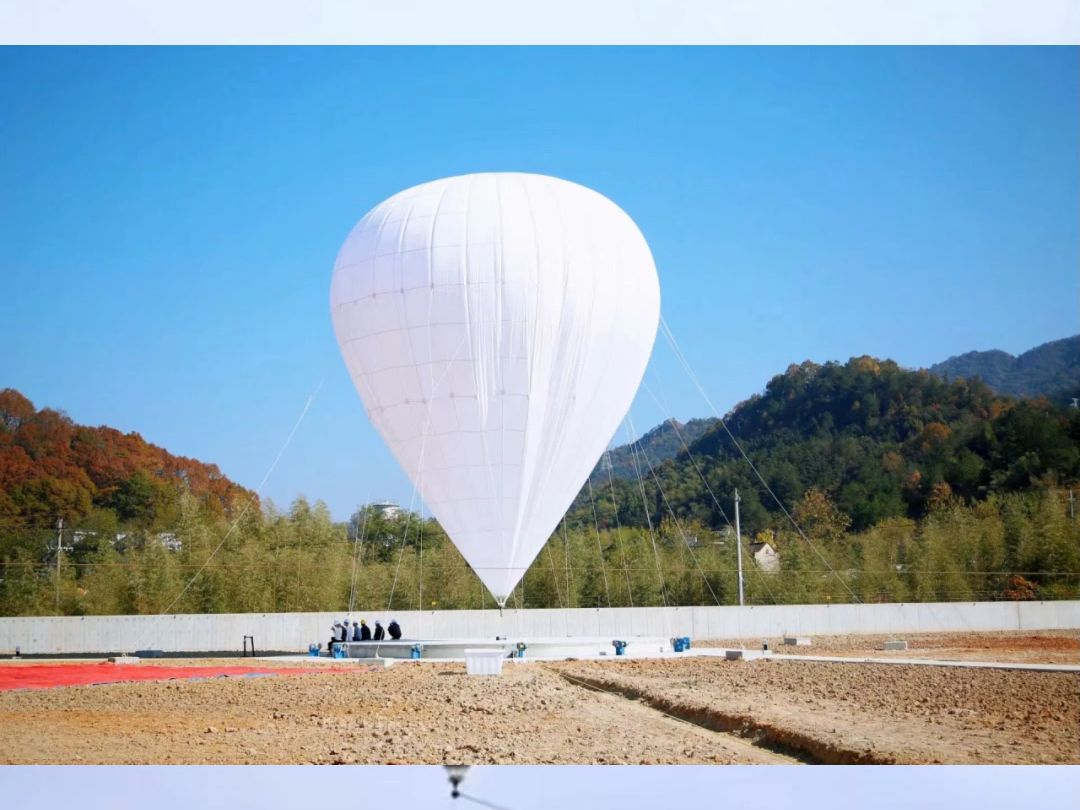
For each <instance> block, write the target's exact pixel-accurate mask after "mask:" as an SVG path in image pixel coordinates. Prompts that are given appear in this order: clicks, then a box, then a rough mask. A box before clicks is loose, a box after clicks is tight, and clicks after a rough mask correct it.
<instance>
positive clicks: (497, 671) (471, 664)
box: [465, 649, 506, 675]
mask: <svg viewBox="0 0 1080 810" xmlns="http://www.w3.org/2000/svg"><path fill="white" fill-rule="evenodd" d="M505 655H506V654H505V653H504V652H503V651H502V650H475V649H468V650H465V671H466V672H467V673H468V674H470V675H501V674H502V664H503V658H504V657H505Z"/></svg>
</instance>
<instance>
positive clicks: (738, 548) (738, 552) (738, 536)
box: [735, 490, 743, 607]
mask: <svg viewBox="0 0 1080 810" xmlns="http://www.w3.org/2000/svg"><path fill="white" fill-rule="evenodd" d="M735 558H736V559H737V560H738V561H739V607H742V605H743V578H742V530H741V529H740V528H739V490H735Z"/></svg>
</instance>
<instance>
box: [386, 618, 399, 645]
mask: <svg viewBox="0 0 1080 810" xmlns="http://www.w3.org/2000/svg"><path fill="white" fill-rule="evenodd" d="M386 632H387V633H389V634H390V638H392V639H393V640H394V641H397V640H398V639H400V638H401V625H400V624H398V623H397V619H391V620H390V624H388V625H386Z"/></svg>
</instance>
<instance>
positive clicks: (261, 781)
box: [0, 765, 1080, 810]
mask: <svg viewBox="0 0 1080 810" xmlns="http://www.w3.org/2000/svg"><path fill="white" fill-rule="evenodd" d="M195 775H196V776H197V778H192V777H193V769H192V768H185V767H174V766H170V767H141V768H124V767H96V768H80V767H66V768H65V767H60V768H49V769H48V776H47V778H46V776H44V775H43V771H42V769H41V768H25V767H7V768H3V769H0V790H2V791H3V792H4V793H5V794H6V795H10V796H17V797H18V799H19V801H20V803H22V804H25V805H26V806H28V807H37V808H42V809H43V810H49V808H53V807H57V808H59V807H71V806H78V807H80V808H84V810H97V809H98V808H102V810H106V809H107V810H129V808H130V810H141V809H142V808H144V807H146V805H147V802H148V799H149V800H150V801H151V802H152V803H153V805H154V807H156V808H160V810H172V808H178V809H179V808H183V809H184V810H187V808H190V807H223V806H226V805H228V806H237V807H258V808H263V810H274V809H275V808H293V807H297V806H305V805H307V804H310V803H311V801H312V800H313V799H317V798H318V797H331V796H332V797H335V798H338V799H340V798H342V797H349V802H350V806H354V807H359V808H377V807H425V808H447V810H449V808H453V810H471V808H476V807H478V806H479V805H476V804H473V803H471V802H468V801H466V800H464V799H458V800H456V801H455V800H453V799H451V798H450V796H449V793H450V791H449V785H448V783H447V781H446V774H445V771H444V770H443V768H442V767H439V766H419V767H391V768H387V767H380V766H374V767H360V768H336V769H332V770H331V769H330V768H329V767H324V768H318V767H311V766H299V767H264V768H260V767H251V766H247V767H235V768H198V769H197V774H195ZM328 780H329V781H328ZM330 781H332V782H333V783H334V784H333V785H331V784H330ZM462 790H463V791H465V792H467V793H468V794H470V795H474V796H476V797H477V798H479V799H483V800H485V801H487V802H491V803H492V804H495V805H498V806H500V807H505V808H507V810H549V809H550V808H553V807H565V808H577V807H589V808H595V810H607V808H611V810H638V808H642V809H645V808H647V810H657V808H661V807H671V806H681V805H685V804H687V803H688V802H692V801H696V802H697V803H698V804H700V803H701V799H702V797H707V796H711V797H714V799H715V801H714V802H712V803H711V804H715V805H717V806H719V805H730V806H735V807H761V806H766V807H799V808H802V809H803V810H865V808H873V810H909V808H911V807H926V808H949V810H999V809H1000V810H1013V809H1014V808H1016V807H1021V806H1025V805H1026V804H1030V802H1031V799H1032V796H1033V795H1034V794H1037V795H1038V802H1039V805H1040V807H1042V808H1045V810H1059V808H1060V810H1064V809H1065V808H1072V807H1073V805H1074V804H1075V797H1076V794H1077V791H1078V790H1080V768H1076V767H1073V766H1061V765H1058V766H1046V767H1026V768H1019V767H1012V768H1006V767H1001V768H988V767H979V766H974V767H963V766H952V767H948V768H942V767H933V766H924V767H907V768H905V767H895V766H879V767H857V768H856V767H849V768H802V767H798V766H789V767H784V766H774V767H770V768H759V767H754V766H749V767H736V766H729V767H722V768H718V767H710V766H697V767H694V766H688V767H664V766H650V767H647V768H634V767H614V766H609V767H601V768H598V767H588V766H585V767H575V766H561V767H537V766H532V767H528V766H510V765H503V766H484V767H474V768H471V769H470V770H469V772H468V773H467V774H466V776H465V781H464V782H463V784H462ZM328 791H329V792H328ZM709 805H710V803H709V802H706V806H709Z"/></svg>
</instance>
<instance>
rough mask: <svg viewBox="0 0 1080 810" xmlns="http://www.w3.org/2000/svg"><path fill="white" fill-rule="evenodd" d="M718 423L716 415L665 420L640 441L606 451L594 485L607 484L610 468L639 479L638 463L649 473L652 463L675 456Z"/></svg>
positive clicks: (616, 473)
mask: <svg viewBox="0 0 1080 810" xmlns="http://www.w3.org/2000/svg"><path fill="white" fill-rule="evenodd" d="M716 422H717V420H716V419H714V418H712V417H709V418H706V419H691V420H690V421H689V422H679V421H677V420H675V419H665V420H664V421H663V422H661V423H660V424H659V425H657V426H656V427H654V428H653V429H652V430H650V431H648V432H647V433H644V434H642V436H641V438H639V439H638V440H637V441H636V442H632V443H630V444H623V445H619V446H618V447H615V448H612V449H611V450H610V451H609V452H607V453H604V455H603V456H602V457H601V458H600V463H599V464H597V465H596V469H595V470H593V473H592V476H591V478H590V480H591V481H592V482H593V485H594V486H596V485H598V484H603V483H604V482H606V481H607V480H608V473H609V471H610V473H611V475H612V476H613V477H615V478H627V479H630V478H634V479H636V478H637V477H638V474H639V473H638V469H637V466H640V467H642V468H644V469H643V470H641V474H643V475H648V464H653V465H656V464H659V463H660V462H662V461H667V460H668V459H671V458H675V457H676V456H677V455H679V454H680V453H682V452H683V450H684V449H685V448H686V447H687V446H689V445H691V444H693V443H694V442H696V441H697V440H698V439H700V438H701V437H702V436H704V435H705V434H706V433H707V432H708V431H709V430H710V429H711V428H712V427H713V425H715V424H716ZM635 465H637V466H635Z"/></svg>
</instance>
